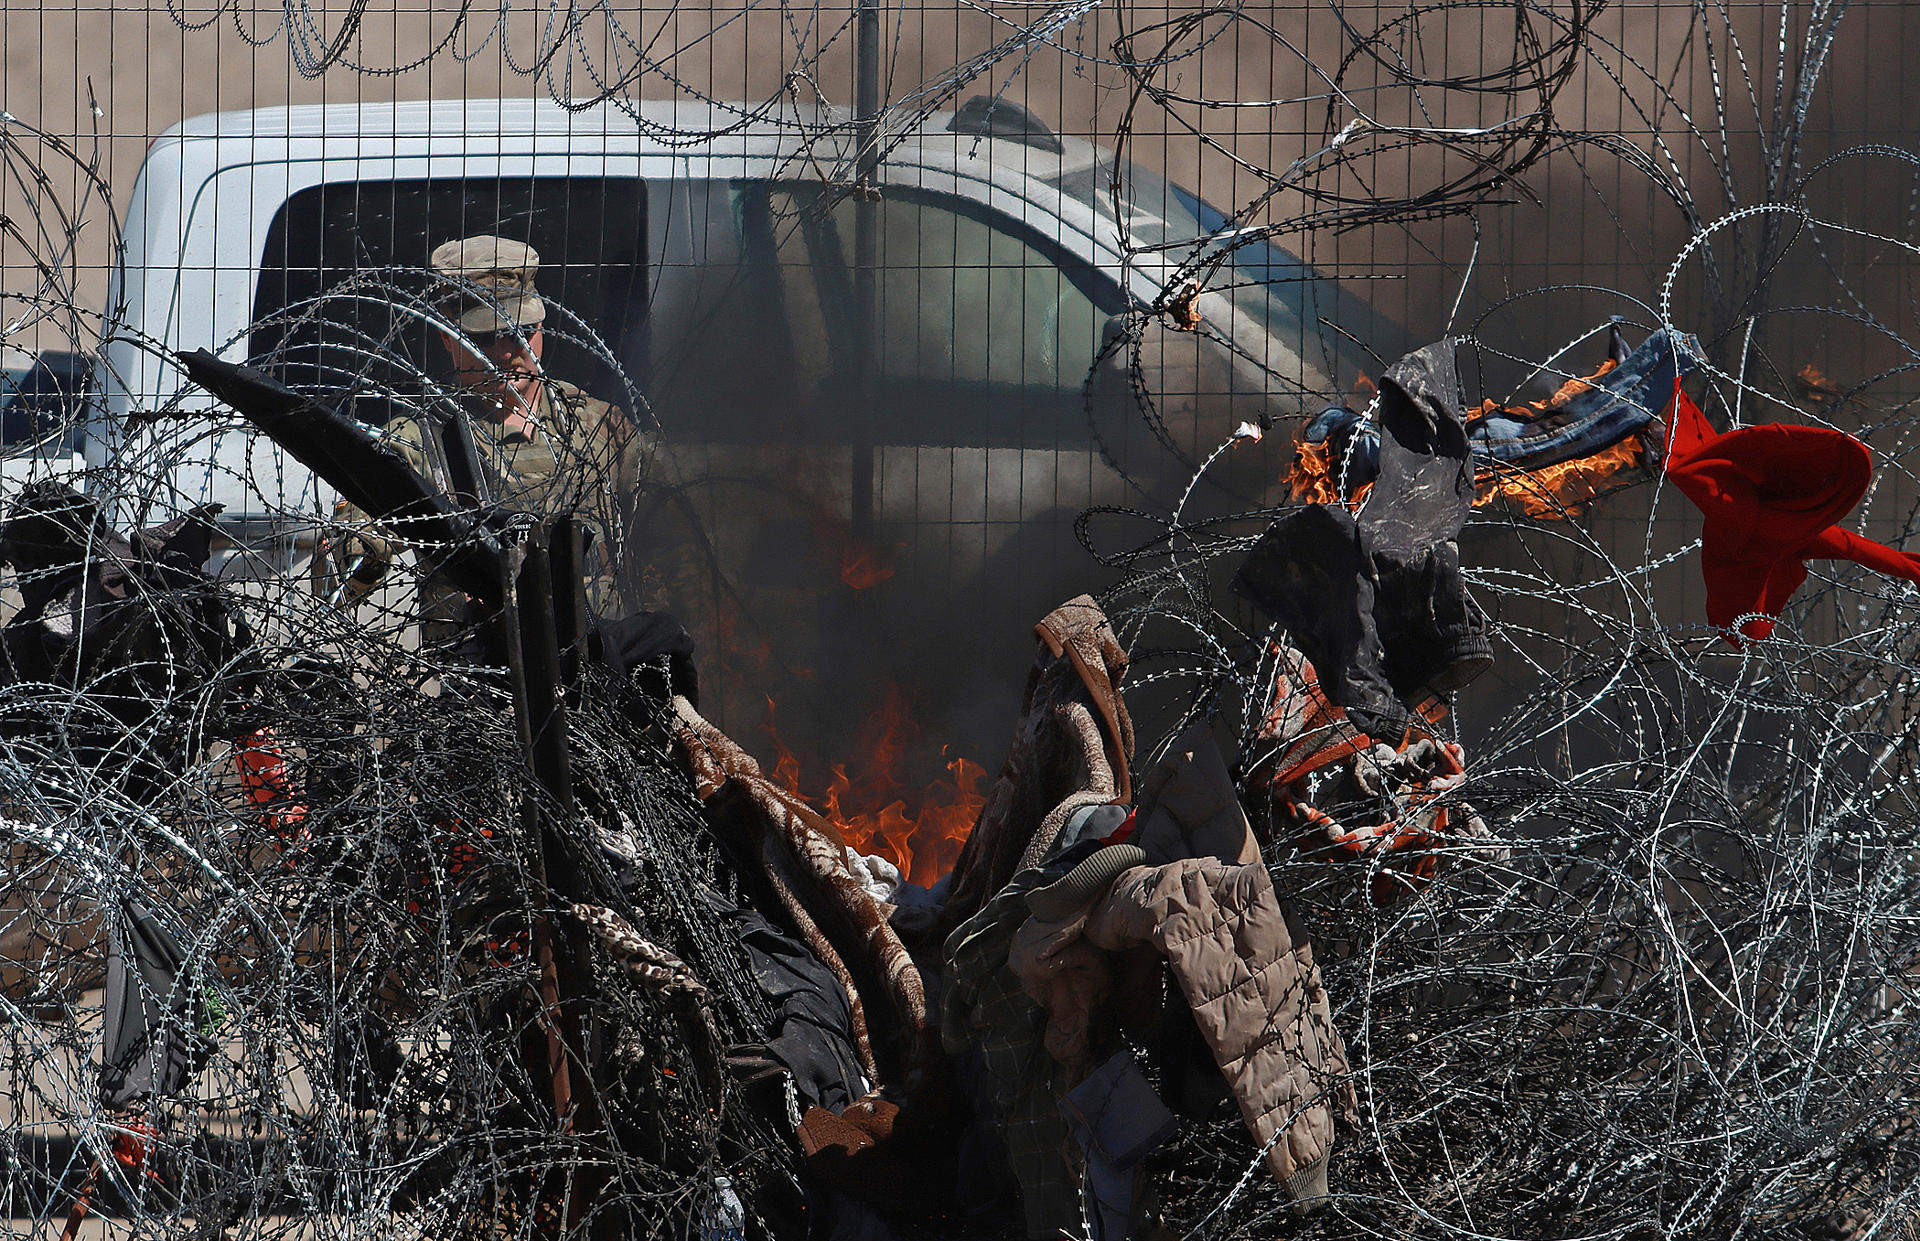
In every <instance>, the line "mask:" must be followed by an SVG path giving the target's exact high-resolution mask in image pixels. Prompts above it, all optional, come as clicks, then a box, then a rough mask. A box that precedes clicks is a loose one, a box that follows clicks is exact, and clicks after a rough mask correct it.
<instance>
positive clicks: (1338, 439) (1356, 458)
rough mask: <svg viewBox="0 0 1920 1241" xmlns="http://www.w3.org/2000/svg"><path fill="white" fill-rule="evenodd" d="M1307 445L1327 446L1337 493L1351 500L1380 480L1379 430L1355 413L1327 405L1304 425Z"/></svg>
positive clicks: (1372, 423)
mask: <svg viewBox="0 0 1920 1241" xmlns="http://www.w3.org/2000/svg"><path fill="white" fill-rule="evenodd" d="M1306 442H1307V443H1309V444H1328V445H1330V446H1331V447H1332V452H1331V453H1330V454H1329V455H1330V457H1331V459H1332V461H1333V462H1334V470H1335V471H1336V472H1337V473H1338V474H1339V475H1340V477H1339V478H1338V479H1336V480H1335V482H1336V483H1337V485H1338V487H1339V491H1340V494H1341V495H1342V496H1343V497H1345V498H1346V499H1347V500H1349V501H1351V500H1352V499H1353V498H1354V497H1355V496H1357V495H1359V493H1360V490H1361V489H1362V488H1363V487H1365V486H1367V485H1368V484H1369V483H1371V482H1372V481H1373V480H1374V479H1376V478H1378V477H1380V427H1379V425H1378V424H1376V423H1374V422H1373V421H1371V420H1366V419H1363V418H1362V417H1361V415H1360V412H1359V411H1358V410H1354V409H1349V408H1348V407H1347V406H1345V405H1329V406H1327V407H1326V408H1325V409H1323V410H1321V411H1320V416H1319V417H1317V418H1315V419H1314V420H1313V421H1312V422H1310V423H1308V424H1307V431H1306Z"/></svg>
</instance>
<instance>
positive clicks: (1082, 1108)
mask: <svg viewBox="0 0 1920 1241" xmlns="http://www.w3.org/2000/svg"><path fill="white" fill-rule="evenodd" d="M1060 1110H1061V1111H1062V1112H1064V1113H1065V1114H1066V1118H1067V1125H1068V1126H1069V1127H1070V1128H1071V1129H1072V1130H1073V1136H1074V1137H1075V1138H1076V1139H1077V1140H1078V1141H1079V1143H1080V1153H1081V1156H1082V1157H1083V1158H1084V1159H1085V1160H1086V1179H1085V1181H1084V1183H1083V1187H1082V1192H1083V1193H1084V1194H1085V1199H1084V1201H1085V1203H1086V1209H1087V1217H1086V1218H1087V1223H1088V1225H1090V1230H1089V1231H1090V1234H1091V1241H1126V1236H1127V1225H1128V1222H1129V1219H1130V1217H1131V1216H1132V1214H1133V1189H1134V1170H1135V1169H1136V1168H1137V1167H1138V1166H1139V1164H1140V1161H1141V1160H1143V1159H1145V1158H1146V1157H1147V1156H1148V1155H1150V1154H1152V1153H1153V1151H1154V1148H1155V1147H1157V1146H1159V1145H1160V1144H1161V1143H1162V1142H1164V1141H1166V1140H1167V1139H1168V1138H1170V1137H1172V1136H1173V1134H1174V1131H1175V1130H1177V1129H1178V1128H1179V1127H1180V1121H1179V1118H1178V1117H1176V1116H1175V1115H1174V1114H1173V1113H1172V1112H1170V1111H1168V1110H1167V1105H1166V1104H1164V1103H1162V1102H1161V1101H1160V1096H1159V1095H1157V1094H1155V1093H1154V1091H1153V1087H1152V1085H1150V1084H1149V1083H1148V1081H1147V1077H1146V1074H1144V1073H1142V1072H1141V1071H1140V1063H1139V1061H1137V1060H1135V1059H1134V1058H1133V1053H1132V1052H1130V1051H1122V1052H1120V1053H1118V1054H1117V1055H1115V1056H1114V1057H1113V1058H1112V1059H1111V1060H1108V1061H1107V1062H1106V1063H1105V1064H1103V1065H1101V1066H1100V1067H1099V1068H1097V1069H1095V1070H1094V1071H1093V1072H1092V1074H1091V1075H1089V1076H1088V1078H1087V1080H1085V1081H1083V1082H1081V1083H1080V1084H1079V1085H1078V1086H1075V1087H1074V1088H1073V1089H1072V1090H1070V1091H1068V1092H1067V1096H1066V1098H1065V1099H1063V1100H1062V1101H1061V1105H1060Z"/></svg>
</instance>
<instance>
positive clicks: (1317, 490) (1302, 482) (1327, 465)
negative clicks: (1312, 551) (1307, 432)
mask: <svg viewBox="0 0 1920 1241" xmlns="http://www.w3.org/2000/svg"><path fill="white" fill-rule="evenodd" d="M1281 481H1282V482H1284V483H1286V484H1287V486H1288V487H1289V488H1290V489H1291V490H1292V491H1293V498H1294V499H1296V500H1303V501H1305V502H1306V503H1308V504H1334V503H1337V502H1338V501H1339V499H1340V491H1339V489H1338V488H1337V487H1335V486H1334V484H1333V451H1332V447H1331V446H1330V445H1328V444H1311V443H1308V442H1307V441H1306V440H1295V441H1294V444H1293V461H1292V462H1291V463H1290V464H1289V465H1288V466H1287V472H1286V473H1285V474H1283V475H1281ZM1372 486H1373V484H1372V483H1368V484H1367V485H1366V486H1365V487H1362V488H1360V490H1359V492H1358V493H1357V494H1356V495H1355V496H1354V503H1355V504H1356V505H1357V504H1359V502H1360V501H1361V499H1363V498H1364V497H1365V496H1366V494H1367V491H1368V489H1369V488H1371V487H1372Z"/></svg>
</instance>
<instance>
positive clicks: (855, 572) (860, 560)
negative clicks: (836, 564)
mask: <svg viewBox="0 0 1920 1241" xmlns="http://www.w3.org/2000/svg"><path fill="white" fill-rule="evenodd" d="M892 576H893V566H892V565H890V564H887V563H885V562H884V561H882V560H881V559H880V555H879V553H878V552H876V551H874V550H873V549H872V548H870V547H860V546H858V545H856V544H853V543H851V542H850V543H849V544H848V545H847V546H846V547H843V548H841V549H840V580H841V581H842V582H845V583H846V584H847V585H849V586H851V587H853V588H854V589H855V590H865V589H866V588H867V587H869V586H877V585H879V584H880V583H881V582H884V581H886V580H887V579H888V578H890V577H892Z"/></svg>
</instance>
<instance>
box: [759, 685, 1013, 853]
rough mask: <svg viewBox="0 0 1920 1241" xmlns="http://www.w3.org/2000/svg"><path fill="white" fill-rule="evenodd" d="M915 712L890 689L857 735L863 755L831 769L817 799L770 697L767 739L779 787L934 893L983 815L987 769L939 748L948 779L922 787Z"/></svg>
mask: <svg viewBox="0 0 1920 1241" xmlns="http://www.w3.org/2000/svg"><path fill="white" fill-rule="evenodd" d="M912 709H913V700H912V696H911V695H910V694H909V693H908V692H907V691H906V690H905V689H904V688H902V687H901V686H899V685H897V684H894V685H889V686H888V688H887V692H886V695H885V697H884V698H883V699H882V700H881V703H880V705H879V706H878V707H877V708H876V709H875V710H874V711H873V713H872V714H871V715H869V716H868V717H867V718H866V720H865V721H864V722H863V723H862V725H861V726H860V728H859V730H858V731H857V733H856V735H855V736H856V739H855V742H854V747H853V748H854V751H855V752H856V753H857V754H858V755H860V757H859V758H858V759H856V760H854V761H853V762H851V763H835V764H833V765H832V767H831V768H830V769H829V770H830V772H831V776H830V779H829V780H828V782H827V788H826V791H825V792H824V793H822V794H821V795H819V796H818V797H813V796H809V795H808V794H807V793H806V792H805V791H804V789H803V787H802V772H801V766H800V762H799V760H798V759H797V758H796V757H795V756H794V754H793V752H792V750H790V749H789V748H788V747H787V746H786V745H785V743H783V742H782V741H781V740H780V738H779V733H778V731H777V730H776V729H775V728H774V721H773V713H774V710H775V704H774V701H773V699H772V698H768V699H767V733H768V735H769V736H771V737H772V738H773V744H774V750H775V754H776V756H777V761H776V762H775V764H774V769H773V772H772V779H773V780H774V782H775V783H777V784H779V785H780V786H781V787H783V788H785V789H787V790H788V791H789V792H791V793H794V794H795V795H797V796H799V797H801V798H804V799H805V800H806V801H807V802H808V803H809V804H811V805H814V806H816V807H818V809H819V811H820V813H821V814H822V815H824V816H825V817H826V818H827V819H828V820H830V821H831V822H832V823H833V824H834V825H835V826H837V827H838V828H839V829H840V834H841V837H842V838H843V839H844V840H845V841H846V843H847V845H848V846H849V847H851V848H853V849H855V850H858V851H859V852H861V853H866V854H878V855H879V856H881V857H884V858H886V859H887V860H888V861H889V862H892V863H893V864H894V865H895V866H898V867H899V868H900V873H901V874H903V875H905V876H906V877H907V878H908V879H910V880H911V881H912V882H914V883H917V884H920V885H921V886H923V887H931V886H932V885H933V884H935V883H937V882H939V880H940V879H941V878H942V877H943V876H944V875H945V874H946V873H947V872H948V871H950V870H952V869H953V864H954V862H956V861H957V860H959V857H960V849H961V846H963V845H964V844H965V843H966V840H967V835H968V834H969V833H970V832H972V830H973V825H974V822H975V821H976V820H977V819H978V818H979V817H980V808H981V807H982V806H984V805H985V804H986V800H987V792H986V785H987V771H986V768H984V767H982V766H980V764H978V763H975V762H972V761H971V760H969V759H967V758H964V757H959V756H953V755H950V754H949V752H948V749H947V747H945V746H942V747H941V748H940V751H939V761H940V762H941V764H942V765H943V766H944V768H945V769H946V775H944V776H941V777H936V778H935V779H933V780H931V781H928V782H926V783H924V784H922V783H920V782H919V781H917V780H916V779H915V778H914V775H913V772H914V769H915V768H916V767H920V768H922V769H924V766H925V758H924V755H925V752H926V747H925V746H924V745H923V743H922V738H921V730H920V727H919V725H918V724H916V723H915V722H914V719H913V710H912Z"/></svg>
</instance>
